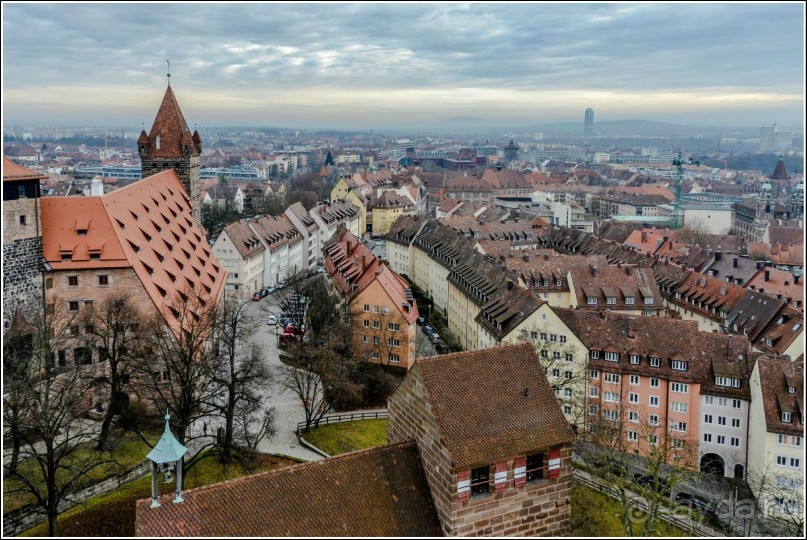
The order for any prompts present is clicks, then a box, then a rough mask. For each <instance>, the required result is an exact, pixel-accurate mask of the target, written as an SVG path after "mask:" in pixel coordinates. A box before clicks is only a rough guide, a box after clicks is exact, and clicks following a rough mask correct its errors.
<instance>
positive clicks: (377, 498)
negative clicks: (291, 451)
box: [135, 442, 442, 537]
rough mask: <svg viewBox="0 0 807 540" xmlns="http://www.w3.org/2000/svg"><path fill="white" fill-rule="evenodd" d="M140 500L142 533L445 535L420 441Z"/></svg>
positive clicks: (137, 525) (138, 519)
mask: <svg viewBox="0 0 807 540" xmlns="http://www.w3.org/2000/svg"><path fill="white" fill-rule="evenodd" d="M182 495H183V498H184V499H185V501H184V502H182V503H178V504H174V502H173V500H172V499H173V495H171V496H165V497H162V498H161V505H160V506H159V507H158V508H150V507H149V506H150V504H151V500H150V499H142V500H140V501H138V502H137V515H136V520H135V532H136V534H137V535H138V536H219V537H221V536H231V537H250V536H257V537H261V536H263V537H267V536H274V537H278V536H296V537H314V536H352V537H380V536H389V537H414V536H441V534H442V531H441V529H440V523H439V520H438V517H437V513H436V512H435V508H434V502H433V501H432V497H431V492H430V490H429V484H428V482H427V481H426V476H425V474H424V472H423V467H422V465H421V462H420V459H419V456H418V449H417V445H416V444H415V443H414V442H405V443H400V444H394V445H389V446H382V447H379V448H373V449H370V450H362V451H359V452H352V453H349V454H344V455H341V456H337V457H333V458H329V459H326V460H323V461H317V462H312V463H305V464H302V465H295V466H292V467H287V468H285V469H280V470H276V471H269V472H266V473H260V474H255V475H252V476H246V477H243V478H238V479H236V480H229V481H227V482H222V483H219V484H213V485H210V486H205V487H201V488H196V489H189V490H186V491H185V492H183V494H182Z"/></svg>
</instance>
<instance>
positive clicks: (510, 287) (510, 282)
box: [507, 279, 513, 291]
mask: <svg viewBox="0 0 807 540" xmlns="http://www.w3.org/2000/svg"><path fill="white" fill-rule="evenodd" d="M507 290H508V291H512V290H513V280H512V279H508V280H507Z"/></svg>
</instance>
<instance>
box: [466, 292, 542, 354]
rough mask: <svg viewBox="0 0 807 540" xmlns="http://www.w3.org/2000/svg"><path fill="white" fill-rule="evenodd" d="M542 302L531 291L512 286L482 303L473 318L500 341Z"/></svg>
mask: <svg viewBox="0 0 807 540" xmlns="http://www.w3.org/2000/svg"><path fill="white" fill-rule="evenodd" d="M543 303H544V302H543V300H541V299H539V298H537V297H536V296H535V295H534V294H533V293H532V292H531V291H527V290H524V289H522V288H520V287H514V288H513V289H510V290H505V291H503V292H502V293H501V294H499V295H497V297H496V298H494V299H493V300H491V301H490V302H488V303H486V304H485V305H483V306H482V308H481V309H480V310H479V314H478V315H477V316H476V319H475V320H476V322H477V323H478V324H479V326H481V327H482V328H484V329H485V330H486V331H487V332H488V333H489V334H490V335H491V336H493V337H494V338H495V339H496V340H497V341H501V340H502V339H504V337H505V336H507V335H508V334H509V333H510V332H512V331H513V329H514V328H516V327H517V326H518V325H519V324H521V323H522V322H524V321H525V320H526V319H527V318H528V317H529V316H530V315H532V314H533V313H535V310H536V309H538V308H539V307H541V305H542V304H543Z"/></svg>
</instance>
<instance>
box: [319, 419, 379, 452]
mask: <svg viewBox="0 0 807 540" xmlns="http://www.w3.org/2000/svg"><path fill="white" fill-rule="evenodd" d="M387 422H388V421H387V419H386V418H382V419H378V420H357V421H355V422H342V423H339V424H330V425H325V426H320V427H318V428H316V429H312V430H311V431H309V432H308V433H306V434H305V440H307V441H308V442H310V443H311V444H313V445H314V446H316V447H317V448H319V449H320V450H322V451H324V452H327V453H328V454H330V455H332V456H335V455H337V454H344V453H346V452H352V451H354V450H361V449H363V448H372V447H373V446H383V445H385V444H387Z"/></svg>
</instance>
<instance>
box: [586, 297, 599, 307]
mask: <svg viewBox="0 0 807 540" xmlns="http://www.w3.org/2000/svg"><path fill="white" fill-rule="evenodd" d="M596 304H597V299H596V298H589V299H588V305H590V306H593V305H596Z"/></svg>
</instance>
